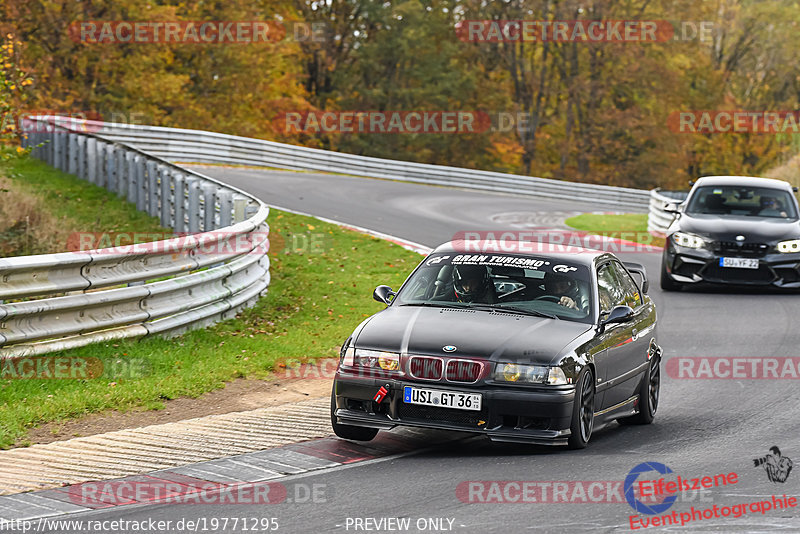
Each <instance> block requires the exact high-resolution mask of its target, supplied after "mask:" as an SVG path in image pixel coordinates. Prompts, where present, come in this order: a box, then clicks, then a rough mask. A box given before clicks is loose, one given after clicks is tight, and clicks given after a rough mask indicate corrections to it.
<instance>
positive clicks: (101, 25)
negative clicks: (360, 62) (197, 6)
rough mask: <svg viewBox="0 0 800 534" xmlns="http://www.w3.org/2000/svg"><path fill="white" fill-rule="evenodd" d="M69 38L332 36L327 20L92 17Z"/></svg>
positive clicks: (150, 40) (215, 40)
mask: <svg viewBox="0 0 800 534" xmlns="http://www.w3.org/2000/svg"><path fill="white" fill-rule="evenodd" d="M68 33H69V37H70V39H72V40H73V41H75V42H78V43H87V44H107V45H118V44H123V43H124V44H130V43H133V44H156V43H162V44H163V43H165V44H268V43H276V42H280V41H286V40H292V41H296V42H324V41H327V40H328V39H330V31H329V25H328V23H327V22H322V21H315V22H306V21H273V20H237V21H211V20H201V21H187V20H173V21H156V20H137V21H130V20H115V21H107V20H88V21H78V22H73V23H72V24H70V26H69V29H68Z"/></svg>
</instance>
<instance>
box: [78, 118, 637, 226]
mask: <svg viewBox="0 0 800 534" xmlns="http://www.w3.org/2000/svg"><path fill="white" fill-rule="evenodd" d="M86 125H87V127H89V128H91V129H98V132H99V133H100V134H101V135H103V136H104V137H106V138H109V139H114V140H117V141H120V142H123V143H127V144H129V145H132V146H136V147H139V148H141V149H143V150H147V151H148V152H150V153H152V154H154V155H157V156H159V157H162V158H164V159H167V160H170V161H183V162H197V163H223V164H234V165H254V166H266V167H276V168H281V169H294V170H306V171H325V172H337V173H344V174H350V175H355V176H369V177H374V178H388V179H391V180H401V181H406V182H418V183H425V184H435V185H449V186H457V187H464V188H469V189H477V190H484V191H499V192H505V193H514V194H519V195H530V196H535V197H542V198H553V199H570V200H578V201H586V202H593V203H599V204H605V205H611V206H614V207H617V208H621V209H625V210H626V211H639V212H645V211H646V210H647V205H648V199H649V196H648V195H649V193H648V191H645V190H640V189H630V188H625V187H611V186H604V185H594V184H580V183H574V182H563V181H559V180H550V179H547V178H537V177H533V176H520V175H514V174H503V173H499V172H488V171H479V170H473V169H464V168H459V167H447V166H443V165H428V164H423V163H412V162H405V161H397V160H390V159H381V158H372V157H366V156H356V155H353V154H343V153H340V152H332V151H328V150H318V149H313V148H306V147H301V146H295V145H287V144H282V143H274V142H271V141H263V140H260V139H251V138H248V137H238V136H235V135H226V134H219V133H213V132H205V131H202V130H182V129H177V128H162V127H157V126H141V125H129V124H114V123H98V122H92V121H87V122H86Z"/></svg>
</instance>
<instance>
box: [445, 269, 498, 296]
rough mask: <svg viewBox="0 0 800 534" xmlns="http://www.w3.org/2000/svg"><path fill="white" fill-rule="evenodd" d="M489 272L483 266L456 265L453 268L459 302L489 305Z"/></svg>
mask: <svg viewBox="0 0 800 534" xmlns="http://www.w3.org/2000/svg"><path fill="white" fill-rule="evenodd" d="M490 285H491V284H490V281H489V272H488V271H487V270H486V267H484V266H483V265H456V266H455V267H454V268H453V288H454V289H455V294H456V301H458V302H485V303H488V298H489V295H490V292H489V286H490Z"/></svg>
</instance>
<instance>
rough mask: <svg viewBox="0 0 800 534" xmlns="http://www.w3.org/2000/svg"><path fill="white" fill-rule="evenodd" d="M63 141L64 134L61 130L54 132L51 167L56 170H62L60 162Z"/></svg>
mask: <svg viewBox="0 0 800 534" xmlns="http://www.w3.org/2000/svg"><path fill="white" fill-rule="evenodd" d="M63 142H64V134H63V133H61V132H54V135H53V167H55V168H56V169H58V170H63V169H62V167H63V163H62V161H63V160H62V152H63V150H64V149H63V148H62V143H63Z"/></svg>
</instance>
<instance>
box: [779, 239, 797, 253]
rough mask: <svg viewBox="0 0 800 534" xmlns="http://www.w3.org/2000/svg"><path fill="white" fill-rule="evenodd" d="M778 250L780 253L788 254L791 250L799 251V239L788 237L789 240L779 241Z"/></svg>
mask: <svg viewBox="0 0 800 534" xmlns="http://www.w3.org/2000/svg"><path fill="white" fill-rule="evenodd" d="M777 248H778V252H780V253H781V254H789V253H791V252H800V239H790V240H789V241H781V242H780V243H778V247H777Z"/></svg>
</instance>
